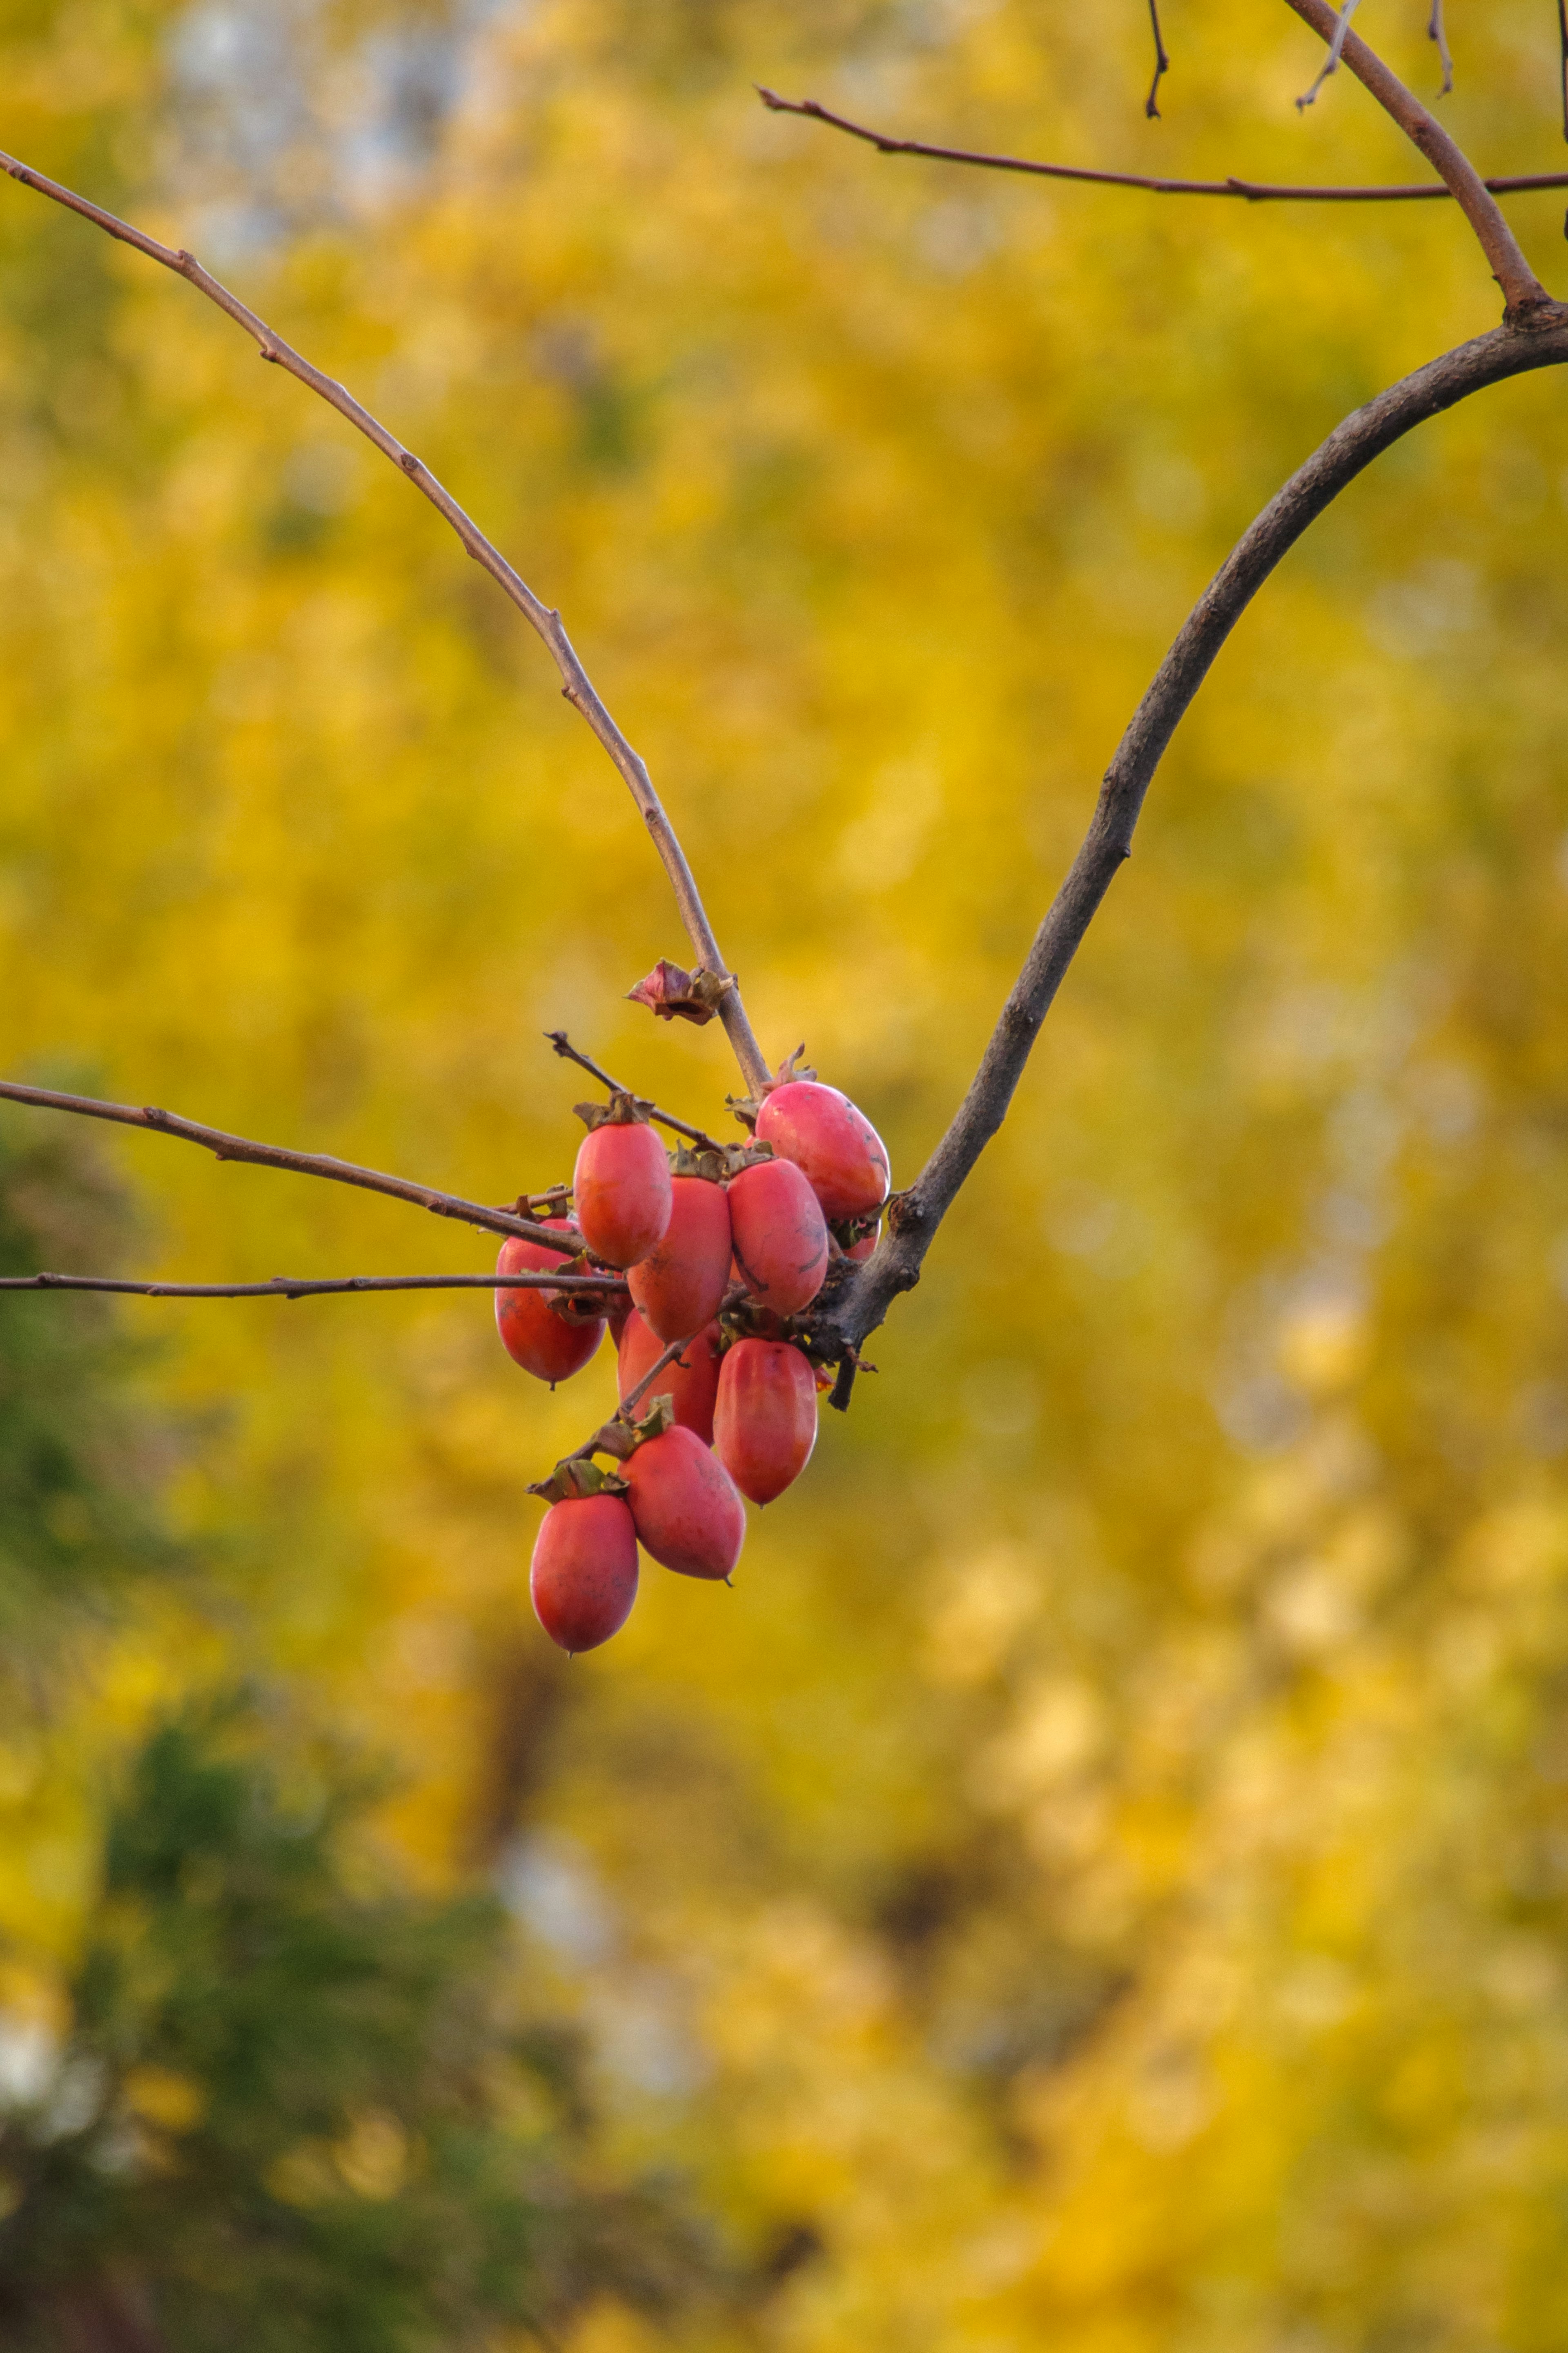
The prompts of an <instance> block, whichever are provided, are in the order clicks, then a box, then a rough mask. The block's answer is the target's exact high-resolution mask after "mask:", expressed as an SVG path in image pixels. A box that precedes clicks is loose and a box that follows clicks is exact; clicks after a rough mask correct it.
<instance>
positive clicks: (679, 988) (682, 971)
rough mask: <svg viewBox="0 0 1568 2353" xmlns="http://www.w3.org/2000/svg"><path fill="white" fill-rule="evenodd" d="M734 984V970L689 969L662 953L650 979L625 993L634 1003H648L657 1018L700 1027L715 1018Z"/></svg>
mask: <svg viewBox="0 0 1568 2353" xmlns="http://www.w3.org/2000/svg"><path fill="white" fill-rule="evenodd" d="M734 986H735V976H734V974H733V973H729V972H709V971H708V970H707V969H706V967H705V966H704V965H698V967H697V970H696V971H695V972H688V971H687V969H686V967H685V965H679V964H671V962H670V960H669V958H668V956H660V958H659V960H658V963H657V964H656V965H655V966H654V968H653V970H652V971H651V972H650V973H649V974H648V976H647V979H646V980H639V981H638V983H637V987H635V988H628V989H627V991H626V995H627V996H628V997H630V999H631V1001H632V1003H633V1004H634V1005H646V1006H647V1009H648V1011H649V1012H650V1013H651V1014H652V1015H653V1016H654V1018H656V1020H659V1021H677V1020H679V1021H694V1022H695V1023H696V1024H697V1026H698V1028H699V1029H700V1028H701V1027H702V1025H703V1023H704V1022H707V1021H711V1020H712V1018H713V1016H714V1015H715V1014H716V1013H717V1012H718V1010H719V1008H720V1007H721V1005H722V1003H723V1001H724V999H725V997H726V996H727V995H728V994H729V992H730V990H731V988H733V987H734Z"/></svg>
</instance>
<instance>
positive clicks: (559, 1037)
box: [544, 1029, 724, 1346]
mask: <svg viewBox="0 0 1568 2353" xmlns="http://www.w3.org/2000/svg"><path fill="white" fill-rule="evenodd" d="M544 1035H545V1036H546V1037H547V1038H548V1039H549V1040H550V1043H551V1044H552V1046H553V1047H554V1049H555V1051H556V1052H557V1053H558V1054H561V1055H563V1056H564V1058H565V1060H567V1061H569V1062H575V1063H576V1065H577V1068H578V1069H579V1070H580V1071H587V1073H588V1076H589V1077H590V1078H591V1079H597V1080H598V1082H599V1083H600V1085H601V1086H605V1087H608V1088H609V1090H610V1092H611V1093H612V1094H613V1095H630V1094H633V1090H632V1089H631V1088H630V1087H624V1086H622V1084H621V1082H620V1081H619V1079H612V1078H611V1076H610V1074H609V1072H608V1071H603V1070H601V1069H600V1068H599V1065H598V1063H597V1062H593V1061H590V1060H589V1059H588V1057H587V1055H586V1054H580V1053H579V1052H578V1051H577V1049H576V1047H575V1046H574V1044H573V1043H572V1040H571V1039H570V1038H568V1036H567V1035H566V1032H565V1030H564V1029H547V1030H546V1031H545V1032H544ZM634 1100H635V1101H637V1102H639V1103H642V1102H646V1101H647V1097H646V1096H641V1095H637V1096H634ZM647 1115H648V1117H649V1119H652V1120H657V1121H658V1124H659V1126H660V1127H668V1128H670V1129H672V1130H673V1131H674V1133H675V1134H677V1135H685V1136H689V1138H690V1140H691V1142H692V1143H693V1144H695V1145H699V1146H700V1149H701V1150H702V1151H704V1152H722V1151H723V1149H724V1146H723V1145H721V1143H720V1142H719V1141H718V1140H717V1138H716V1137H714V1136H711V1135H710V1134H708V1131H707V1130H706V1128H701V1127H693V1126H691V1125H690V1124H689V1122H688V1121H686V1120H684V1119H677V1118H676V1116H675V1113H673V1112H668V1111H660V1109H659V1107H658V1104H657V1103H648V1107H647ZM682 1345H683V1346H684V1345H685V1343H684V1342H683V1343H682Z"/></svg>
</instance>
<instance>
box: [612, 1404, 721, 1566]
mask: <svg viewBox="0 0 1568 2353" xmlns="http://www.w3.org/2000/svg"><path fill="white" fill-rule="evenodd" d="M621 1476H622V1477H623V1478H624V1479H625V1480H626V1489H627V1493H626V1501H627V1503H628V1504H630V1505H631V1512H632V1519H633V1521H634V1523H635V1524H636V1527H637V1542H638V1543H639V1544H640V1545H641V1546H642V1548H643V1550H644V1551H645V1552H647V1553H650V1554H651V1555H652V1556H653V1558H654V1559H655V1560H657V1561H658V1562H660V1563H661V1564H662V1566H663V1567H666V1568H672V1569H674V1570H675V1572H676V1574H677V1575H678V1576H679V1577H728V1576H729V1574H730V1571H731V1569H732V1568H733V1567H734V1566H735V1563H736V1562H737V1561H738V1560H739V1559H740V1557H741V1546H742V1545H743V1544H744V1542H745V1540H746V1507H745V1505H744V1504H742V1501H741V1498H740V1494H739V1493H738V1492H737V1489H736V1486H735V1482H734V1481H733V1480H732V1479H731V1476H730V1474H729V1472H727V1471H726V1470H725V1468H724V1465H723V1464H722V1463H721V1462H720V1461H717V1460H716V1458H715V1457H714V1456H713V1455H711V1454H710V1453H709V1451H708V1449H707V1448H706V1447H705V1446H704V1445H703V1443H702V1440H700V1438H699V1437H698V1435H697V1433H696V1431H695V1430H685V1429H682V1428H681V1427H680V1425H679V1423H677V1424H676V1426H675V1427H674V1428H673V1429H671V1430H666V1431H665V1432H664V1433H663V1435H662V1437H659V1438H650V1439H648V1440H646V1441H645V1442H644V1444H642V1445H641V1446H639V1447H638V1448H637V1452H636V1453H635V1454H633V1455H632V1456H631V1458H630V1459H629V1461H626V1462H625V1463H623V1464H622V1466H621Z"/></svg>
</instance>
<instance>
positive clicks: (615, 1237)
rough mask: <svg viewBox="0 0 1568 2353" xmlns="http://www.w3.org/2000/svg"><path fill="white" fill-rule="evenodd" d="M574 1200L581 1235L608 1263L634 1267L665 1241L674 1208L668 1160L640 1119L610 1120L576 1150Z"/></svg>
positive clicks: (584, 1139) (595, 1253)
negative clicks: (665, 1232)
mask: <svg viewBox="0 0 1568 2353" xmlns="http://www.w3.org/2000/svg"><path fill="white" fill-rule="evenodd" d="M572 1199H573V1204H574V1208H575V1209H576V1211H577V1223H578V1225H579V1226H580V1227H581V1228H582V1230H583V1239H584V1241H585V1242H586V1243H587V1245H588V1248H589V1249H590V1250H592V1251H593V1253H594V1255H595V1258H602V1259H603V1260H604V1261H605V1264H606V1265H608V1266H636V1264H637V1261H638V1260H639V1259H645V1258H647V1254H648V1252H649V1250H652V1249H654V1248H655V1247H656V1245H657V1244H658V1242H660V1241H661V1240H663V1239H664V1230H665V1228H666V1227H667V1226H668V1223H669V1213H670V1210H671V1208H672V1207H673V1206H674V1197H673V1195H672V1193H671V1190H670V1178H669V1162H668V1160H667V1159H666V1157H665V1151H664V1146H663V1145H662V1144H661V1143H660V1142H659V1140H658V1136H657V1135H656V1134H654V1132H653V1130H652V1128H651V1127H647V1126H645V1125H644V1124H643V1123H642V1122H641V1121H640V1120H625V1121H622V1120H613V1119H612V1120H606V1121H605V1123H604V1124H603V1125H601V1126H598V1127H595V1128H592V1129H590V1131H589V1133H588V1134H586V1135H585V1136H584V1138H583V1141H582V1143H581V1144H580V1145H579V1146H578V1148H577V1166H576V1168H575V1169H574V1172H573V1176H572Z"/></svg>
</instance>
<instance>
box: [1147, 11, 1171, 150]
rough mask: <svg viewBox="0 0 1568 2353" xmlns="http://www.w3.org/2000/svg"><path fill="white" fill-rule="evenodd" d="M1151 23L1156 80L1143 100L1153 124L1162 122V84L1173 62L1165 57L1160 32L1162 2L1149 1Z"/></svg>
mask: <svg viewBox="0 0 1568 2353" xmlns="http://www.w3.org/2000/svg"><path fill="white" fill-rule="evenodd" d="M1149 23H1150V26H1151V27H1152V31H1153V35H1154V79H1153V80H1152V82H1151V83H1150V85H1149V95H1148V97H1147V98H1146V99H1145V100H1143V111H1144V114H1145V115H1146V116H1147V117H1148V119H1149V121H1151V122H1158V121H1159V120H1160V84H1161V82H1162V81H1163V79H1164V77H1165V76H1166V74H1168V73H1169V72H1170V70H1171V60H1170V58H1168V57H1167V56H1166V55H1165V44H1164V41H1163V38H1162V37H1161V32H1160V0H1149Z"/></svg>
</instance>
